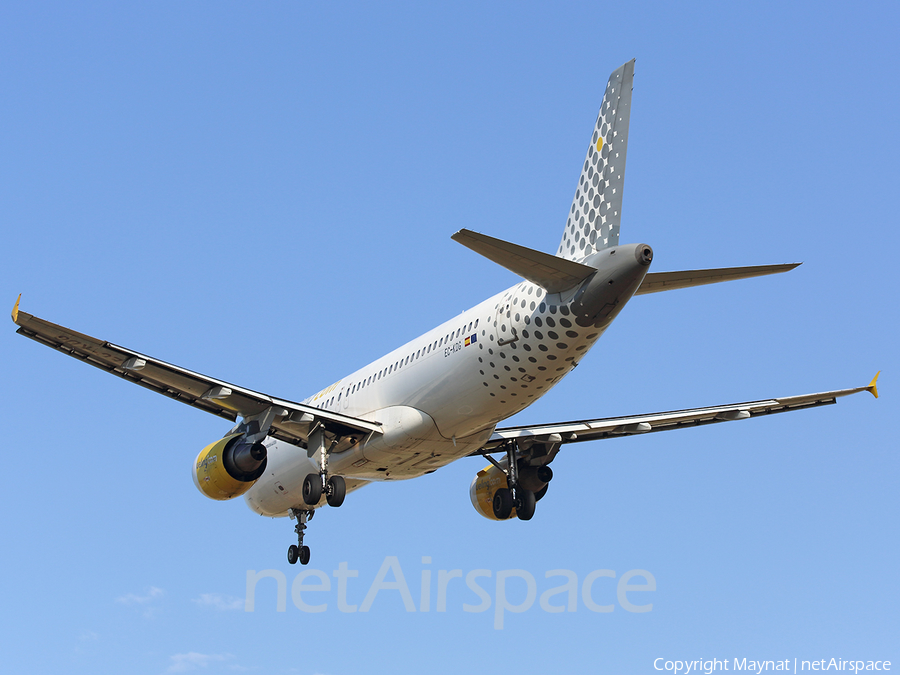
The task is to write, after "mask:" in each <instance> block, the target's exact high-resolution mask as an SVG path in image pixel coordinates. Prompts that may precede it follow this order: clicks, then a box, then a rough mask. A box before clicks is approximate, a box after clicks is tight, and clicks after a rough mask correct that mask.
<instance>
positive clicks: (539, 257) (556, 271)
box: [451, 230, 662, 293]
mask: <svg viewBox="0 0 900 675" xmlns="http://www.w3.org/2000/svg"><path fill="white" fill-rule="evenodd" d="M451 239H453V240H454V241H457V242H459V243H460V244H462V245H463V246H465V247H467V248H470V249H472V250H473V251H475V253H480V254H481V255H483V256H484V257H485V258H487V259H488V260H492V261H493V262H495V263H497V264H498V265H502V266H503V267H505V268H506V269H508V270H509V271H510V272H513V273H515V274H518V275H519V276H520V277H522V278H523V279H527V280H528V281H530V282H532V283H535V284H537V285H538V286H540V287H541V288H543V289H544V290H546V291H547V292H548V293H560V292H561V291H565V290H567V289H569V288H572V287H573V286H575V285H576V284H579V283H581V282H582V281H584V280H585V279H587V278H588V277H589V276H591V275H592V274H593V273H594V272H596V271H597V270H596V269H594V268H593V267H588V266H587V265H582V264H581V263H577V262H574V261H572V260H566V259H565V258H560V257H558V256H555V255H550V254H549V253H544V252H542V251H535V250H534V249H531V248H525V247H524V246H519V245H518V244H511V243H509V242H508V241H503V240H502V239H495V238H494V237H489V236H487V235H485V234H479V233H477V232H472V231H471V230H460V231H459V232H457V233H456V234H454V235H453V236H452V237H451ZM660 290H662V289H660Z"/></svg>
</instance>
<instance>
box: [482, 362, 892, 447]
mask: <svg viewBox="0 0 900 675" xmlns="http://www.w3.org/2000/svg"><path fill="white" fill-rule="evenodd" d="M880 372H881V371H879V373H878V374H880ZM878 374H876V375H875V377H874V378H873V379H872V381H871V382H870V383H869V384H868V385H867V386H865V387H856V388H855V389H838V390H836V391H824V392H821V393H818V394H806V395H803V396H788V397H785V398H772V399H767V400H764V401H749V402H747V403H730V404H728V405H718V406H710V407H708V408H692V409H690V410H671V411H669V412H660V413H650V414H647V415H628V416H625V417H606V418H603V419H596V420H580V421H574V422H560V423H555V424H535V425H529V426H522V427H506V428H504V429H497V430H495V431H494V434H493V435H492V436H491V439H490V440H489V441H488V442H487V444H486V445H485V446H484V448H482V449H481V450H479V451H478V452H476V453H473V454H475V455H484V454H490V453H492V452H498V451H500V450H501V448H502V446H503V445H504V444H506V443H507V442H508V441H512V440H515V441H517V442H519V443H523V442H524V443H525V444H527V443H532V444H534V443H543V444H551V445H556V444H564V443H575V442H580V441H594V440H599V439H603V438H615V437H618V436H629V435H632V434H642V433H649V432H652V431H668V430H669V429H686V428H689V427H697V426H701V425H704V424H717V423H719V422H731V421H734V420H742V419H748V418H750V417H760V416H763V415H773V414H775V413H782V412H791V411H792V410H803V409H805V408H815V407H818V406H821V405H830V404H832V403H837V399H838V398H840V397H841V396H849V395H850V394H858V393H859V392H861V391H868V392H870V393H871V394H872V395H873V396H874V397H875V398H878V389H877V388H876V383H877V381H878Z"/></svg>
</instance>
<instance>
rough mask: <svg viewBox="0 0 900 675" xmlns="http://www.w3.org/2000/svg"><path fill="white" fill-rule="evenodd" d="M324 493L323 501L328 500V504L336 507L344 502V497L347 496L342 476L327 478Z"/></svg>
mask: <svg viewBox="0 0 900 675" xmlns="http://www.w3.org/2000/svg"><path fill="white" fill-rule="evenodd" d="M326 495H327V496H326V497H325V501H327V502H328V506H334V507H338V506H340V505H341V504H343V503H344V497H346V496H347V483H346V482H345V481H344V477H343V476H332V477H331V478H329V479H328V491H327V492H326Z"/></svg>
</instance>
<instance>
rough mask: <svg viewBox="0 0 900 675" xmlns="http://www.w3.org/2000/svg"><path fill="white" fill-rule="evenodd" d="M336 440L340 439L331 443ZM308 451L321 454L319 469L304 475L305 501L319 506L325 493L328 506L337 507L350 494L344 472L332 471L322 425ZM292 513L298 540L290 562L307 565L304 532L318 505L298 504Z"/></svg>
mask: <svg viewBox="0 0 900 675" xmlns="http://www.w3.org/2000/svg"><path fill="white" fill-rule="evenodd" d="M336 444H337V440H335V441H334V442H333V443H332V446H331V447H334V445H336ZM306 452H307V454H308V455H309V457H310V458H312V457H313V456H314V455H316V454H318V456H319V472H318V473H310V474H307V476H306V478H304V479H303V502H304V503H305V504H306V506H307V507H315V506H316V505H317V504H318V503H319V501H321V499H322V495H323V494H324V495H325V502H326V503H327V504H328V506H333V507H335V508H337V507H338V506H340V505H341V504H343V503H344V497H346V496H347V483H346V481H344V477H343V476H329V475H328V454H329V452H328V451H327V450H326V449H325V430H324V428H323V427H322V426H321V425H317V426H316V427H315V428H314V429H313V430H312V432H311V433H310V435H309V440H308V442H307V450H306ZM288 514H289V515H290V517H291V518H292V519H296V520H297V525H296V527H294V532H296V533H297V544H291V545H290V546H289V547H288V554H287V558H288V562H289V563H290V564H291V565H293V564H295V563H296V562H297V561H298V560H299V561H300V564H301V565H306V564H307V563H308V562H309V546H304V545H303V532H304V530H306V523H307V521H309V520H312V518H313V516H314V515H315V509H314V508H302V507H296V508H293V509H290V510H289V511H288Z"/></svg>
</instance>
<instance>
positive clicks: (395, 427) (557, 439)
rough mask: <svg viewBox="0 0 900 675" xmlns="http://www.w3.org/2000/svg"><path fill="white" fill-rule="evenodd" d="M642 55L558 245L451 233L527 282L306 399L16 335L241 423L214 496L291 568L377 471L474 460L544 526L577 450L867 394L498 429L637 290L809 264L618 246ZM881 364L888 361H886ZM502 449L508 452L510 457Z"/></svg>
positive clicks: (387, 473) (112, 352) (52, 334)
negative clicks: (677, 264)
mask: <svg viewBox="0 0 900 675" xmlns="http://www.w3.org/2000/svg"><path fill="white" fill-rule="evenodd" d="M633 78H634V60H631V61H629V62H628V63H625V64H624V65H622V66H621V67H620V68H618V69H616V70H615V71H613V73H612V74H611V75H610V78H609V81H608V83H607V86H606V90H605V93H604V96H603V101H602V104H601V107H600V112H599V114H598V117H597V121H596V123H595V125H594V128H593V130H592V133H591V137H590V141H589V143H588V149H587V154H586V156H585V160H584V163H583V165H582V167H581V174H580V176H579V179H578V184H577V187H576V191H575V196H574V199H573V200H572V205H571V207H570V209H569V212H568V215H567V219H566V225H565V229H564V232H563V235H562V239H561V241H560V244H559V248H558V249H557V251H556V254H549V253H544V252H541V251H537V250H533V249H529V248H526V247H524V246H519V245H517V244H514V243H510V242H506V241H502V240H500V239H496V238H494V237H490V236H487V235H484V234H480V233H477V232H473V231H471V230H468V229H462V230H459V231H458V232H456V233H455V234H454V235H452V239H454V240H455V241H457V242H459V243H460V244H462V245H464V246H467V247H468V248H470V249H472V250H473V251H475V252H476V253H479V254H481V255H482V256H484V257H486V258H488V259H489V260H491V261H493V262H494V263H497V264H499V265H501V266H503V267H505V268H507V269H508V270H510V271H512V272H513V273H515V274H516V275H518V276H519V277H521V279H522V280H521V281H520V282H519V283H517V284H516V285H515V286H513V287H511V288H509V289H507V290H505V291H503V292H501V293H498V294H496V295H494V296H492V297H490V298H488V299H487V300H485V301H484V302H482V303H480V304H478V305H476V306H475V307H473V308H471V309H469V310H468V311H466V312H463V313H462V314H461V315H458V316H456V317H454V318H453V319H450V320H449V321H447V322H445V323H443V324H441V325H439V326H437V327H436V328H434V329H432V330H430V331H428V332H427V333H425V334H424V335H421V336H419V337H417V338H415V339H414V340H411V341H409V342H407V343H406V344H405V345H403V346H402V347H399V348H398V349H395V350H394V351H392V352H390V353H388V354H386V355H384V356H383V357H381V358H380V359H377V360H376V361H374V362H372V363H370V364H369V365H367V366H364V367H363V368H360V369H359V370H357V371H356V372H354V373H351V374H350V375H348V376H346V377H344V378H342V379H340V380H338V381H337V382H335V383H334V384H332V385H330V386H328V387H326V388H325V389H322V390H321V391H319V392H318V393H316V394H314V395H313V396H310V397H309V398H307V399H305V400H303V401H301V402H299V403H297V402H293V401H290V400H287V399H282V398H278V397H275V396H270V395H267V394H263V393H260V392H256V391H252V390H250V389H246V388H243V387H239V386H237V385H234V384H229V383H228V382H225V381H222V380H218V379H214V378H211V377H207V376H205V375H201V374H199V373H196V372H193V371H190V370H186V369H184V368H180V367H178V366H175V365H172V364H170V363H166V362H164V361H161V360H159V359H156V358H153V357H151V356H147V355H145V354H142V353H140V352H136V351H133V350H131V349H127V348H125V347H121V346H118V345H116V344H113V343H111V342H107V341H105V340H99V339H97V338H93V337H90V336H87V335H83V334H81V333H78V332H76V331H73V330H71V329H69V328H64V327H62V326H58V325H55V324H53V323H50V322H48V321H45V320H43V319H39V318H37V317H35V316H32V315H31V314H27V313H25V312H23V311H20V310H19V302H20V301H21V295H20V296H19V298H18V299H17V300H16V303H15V305H14V307H13V310H12V319H13V321H14V322H15V323H16V324H17V325H18V326H19V328H18V330H17V331H16V332H17V333H19V334H21V335H24V336H26V337H29V338H31V339H33V340H36V341H37V342H40V343H42V344H44V345H47V346H49V347H52V348H54V349H56V350H58V351H61V352H63V353H64V354H68V355H69V356H72V357H75V358H77V359H80V360H82V361H84V362H85V363H88V364H90V365H92V366H96V367H97V368H101V369H103V370H105V371H107V372H109V373H112V374H113V375H117V376H118V377H121V378H123V379H125V380H128V381H130V382H133V383H135V384H139V385H141V386H143V387H146V388H148V389H150V390H152V391H155V392H158V393H160V394H163V395H164V396H168V397H170V398H172V399H174V400H176V401H180V402H182V403H186V404H188V405H191V406H193V407H195V408H198V409H200V410H203V411H206V412H208V413H212V414H214V415H218V416H219V417H222V418H225V419H227V420H229V421H231V422H233V423H235V424H234V426H233V427H232V428H231V429H230V430H229V431H228V433H226V434H225V435H224V437H222V438H221V439H219V440H217V441H214V442H213V443H211V444H209V445H208V446H206V447H205V448H203V450H201V451H200V453H199V455H198V456H197V458H196V460H195V462H194V464H193V468H192V475H193V480H194V484H195V485H196V486H197V488H198V489H199V490H200V492H201V493H203V494H204V495H205V496H206V497H209V498H211V499H216V500H228V499H233V498H235V497H239V496H243V497H244V500H245V502H246V503H247V505H248V506H249V507H250V509H252V510H253V511H255V512H256V513H258V514H259V515H261V516H269V517H290V518H291V519H292V520H295V521H296V525H295V527H294V532H295V533H296V535H297V543H296V544H291V545H290V546H289V548H288V554H287V557H288V562H289V563H290V564H292V565H293V564H295V563H296V562H297V561H298V560H299V562H300V563H301V564H303V565H306V564H308V563H309V560H310V550H309V547H308V546H306V545H305V544H304V534H305V530H306V529H307V523H308V521H309V520H310V519H311V518H312V517H313V515H314V514H315V512H316V510H317V509H319V508H322V507H324V506H325V505H328V506H330V507H339V506H341V504H342V503H343V502H344V499H345V497H346V495H347V494H348V493H350V492H353V491H354V490H357V489H359V488H361V487H362V486H364V485H367V484H369V483H371V482H373V481H390V480H406V479H410V478H416V477H419V476H423V475H425V474H430V473H433V472H434V471H436V470H437V469H439V468H441V467H443V466H446V465H447V464H449V463H451V462H454V461H456V460H458V459H462V458H464V457H473V456H474V457H483V458H484V459H485V460H487V461H488V462H489V464H488V466H487V467H485V468H484V469H482V470H481V471H479V472H478V473H477V474H476V476H475V477H474V479H473V480H472V483H471V484H470V486H469V495H470V498H471V501H472V505H473V506H474V508H475V510H476V511H477V512H478V513H479V514H481V515H482V516H484V517H485V518H488V519H491V520H498V521H502V520H507V519H510V518H513V517H515V518H518V519H520V520H530V519H531V518H532V517H533V516H534V513H535V504H536V502H537V501H539V500H540V499H542V498H543V497H544V496H545V494H546V493H547V489H548V487H549V483H550V481H551V480H552V478H553V471H552V469H551V467H550V464H551V462H552V461H553V459H554V458H555V457H556V455H557V454H558V453H559V451H560V450H561V449H562V447H563V446H565V445H568V444H570V443H581V442H586V441H593V440H600V439H607V438H618V437H622V436H629V435H633V434H643V433H649V432H656V431H665V430H670V429H684V428H690V427H696V426H700V425H706V424H716V423H719V422H728V421H735V420H741V419H747V418H750V417H759V416H763V415H770V414H774V413H780V412H789V411H793V410H802V409H805V408H812V407H816V406H821V405H828V404H833V403H836V400H837V399H838V398H839V397H842V396H848V395H850V394H856V393H859V392H862V391H868V392H870V393H871V394H873V395H874V396H875V397H876V398H877V397H878V390H877V388H876V384H877V380H878V374H876V375H875V377H874V378H873V379H872V381H871V382H870V383H869V384H868V385H867V386H864V387H856V388H853V389H841V390H835V391H826V392H822V393H817V394H808V395H803V396H789V397H781V398H772V399H767V400H760V401H751V402H745V403H732V404H726V405H718V406H710V407H704V408H691V409H685V410H674V411H669V412H661V413H650V414H644V415H629V416H625V417H608V418H599V419H589V420H576V421H570V422H553V423H549V424H533V425H525V426H509V427H500V428H498V424H500V423H501V422H502V421H503V420H505V419H507V418H509V417H511V416H512V415H515V414H516V413H518V412H520V411H522V410H524V409H525V408H527V407H528V406H529V405H531V404H532V403H534V402H535V401H536V400H538V399H539V398H540V397H542V396H544V395H545V394H546V393H547V392H549V391H550V390H551V389H552V388H553V387H554V386H555V385H557V384H558V383H559V382H560V381H561V380H562V379H563V378H564V377H565V376H566V375H567V374H568V373H570V372H571V371H572V369H573V368H575V367H576V366H577V365H578V364H579V363H580V362H581V360H582V359H583V358H584V356H585V355H586V354H587V352H588V351H589V350H590V349H591V347H593V346H594V344H595V343H596V342H597V341H598V340H599V339H600V337H601V336H602V335H603V333H604V332H605V331H606V329H607V328H608V327H609V326H610V324H611V323H612V321H613V320H614V319H615V318H616V316H618V314H619V312H621V311H622V309H623V308H624V307H625V305H626V304H627V303H628V302H629V301H630V300H631V299H632V298H633V297H634V296H638V295H644V294H648V293H658V292H663V291H668V290H673V289H682V288H688V287H692V286H700V285H704V284H712V283H718V282H723V281H729V280H734V279H747V278H751V277H757V276H762V275H768V274H777V273H782V272H787V271H789V270H791V269H794V268H795V267H797V266H798V264H799V263H795V264H778V265H757V266H751V267H730V268H718V269H701V270H683V271H674V272H650V271H649V270H650V265H651V263H652V261H653V249H652V248H651V247H650V246H648V245H647V244H641V243H639V244H619V225H620V220H621V210H622V190H623V186H624V176H625V157H626V151H627V147H628V127H629V117H630V109H631V95H632V85H633ZM879 373H880V371H879ZM494 455H498V457H497V458H495V457H494Z"/></svg>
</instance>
